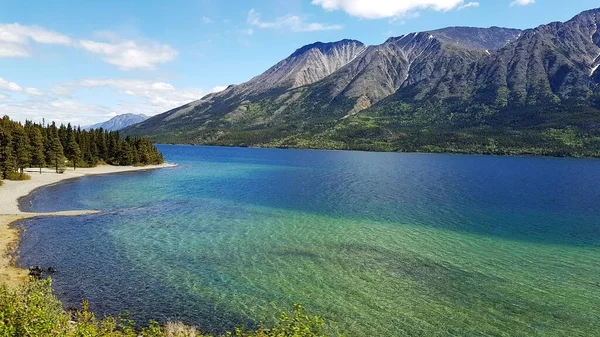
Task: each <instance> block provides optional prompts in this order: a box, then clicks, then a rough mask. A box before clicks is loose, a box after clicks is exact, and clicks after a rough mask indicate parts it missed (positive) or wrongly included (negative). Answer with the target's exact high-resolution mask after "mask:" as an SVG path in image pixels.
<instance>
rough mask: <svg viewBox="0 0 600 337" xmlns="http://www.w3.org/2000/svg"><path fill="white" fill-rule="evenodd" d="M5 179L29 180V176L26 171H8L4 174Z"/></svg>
mask: <svg viewBox="0 0 600 337" xmlns="http://www.w3.org/2000/svg"><path fill="white" fill-rule="evenodd" d="M6 179H8V180H13V181H22V180H31V176H30V175H29V174H27V173H21V172H9V173H7V174H6Z"/></svg>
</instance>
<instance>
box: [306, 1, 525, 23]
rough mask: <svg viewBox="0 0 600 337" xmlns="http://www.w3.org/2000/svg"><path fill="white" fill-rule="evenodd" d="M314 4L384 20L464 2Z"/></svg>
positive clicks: (357, 15)
mask: <svg viewBox="0 0 600 337" xmlns="http://www.w3.org/2000/svg"><path fill="white" fill-rule="evenodd" d="M521 1H522V0H521ZM525 1H527V0H525ZM312 4H313V5H318V6H321V7H323V9H325V10H327V11H335V10H343V11H344V12H346V13H348V14H350V15H352V16H356V17H360V18H365V19H382V18H390V17H397V16H404V15H406V14H408V13H410V12H412V11H415V10H421V9H430V10H435V11H444V12H445V11H449V10H452V9H456V8H458V7H460V6H461V5H462V4H464V0H401V1H400V0H395V1H390V0H313V1H312Z"/></svg>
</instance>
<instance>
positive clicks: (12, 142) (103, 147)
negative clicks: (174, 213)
mask: <svg viewBox="0 0 600 337" xmlns="http://www.w3.org/2000/svg"><path fill="white" fill-rule="evenodd" d="M65 154H66V157H67V158H68V159H69V160H70V161H71V162H72V163H73V169H76V168H77V166H78V165H79V164H80V163H85V164H87V165H89V166H94V165H96V164H97V163H98V162H99V161H104V162H105V163H107V164H111V165H137V164H143V165H147V164H160V163H162V162H163V157H162V154H161V153H160V152H159V151H158V149H157V148H156V147H154V146H153V145H152V143H151V142H150V141H149V140H147V139H145V138H131V137H127V138H121V137H120V135H119V133H118V132H108V131H104V130H102V129H98V130H89V131H86V130H81V128H77V129H73V128H72V127H71V125H70V124H69V125H67V126H64V125H60V126H58V127H57V126H56V123H54V122H53V123H52V124H50V125H48V126H46V125H45V124H44V125H39V124H34V123H32V122H30V121H27V122H25V125H22V124H21V123H18V122H13V121H11V120H10V118H8V116H5V117H3V118H2V119H0V176H1V177H4V178H6V177H7V175H8V174H9V173H10V172H14V171H15V170H16V169H19V170H20V171H21V173H23V169H24V168H25V167H27V166H28V165H35V166H37V167H39V168H40V173H41V172H42V167H43V166H44V165H46V164H48V165H52V166H53V167H54V168H55V169H56V171H57V172H58V171H59V168H60V167H61V166H62V165H63V164H64V162H65Z"/></svg>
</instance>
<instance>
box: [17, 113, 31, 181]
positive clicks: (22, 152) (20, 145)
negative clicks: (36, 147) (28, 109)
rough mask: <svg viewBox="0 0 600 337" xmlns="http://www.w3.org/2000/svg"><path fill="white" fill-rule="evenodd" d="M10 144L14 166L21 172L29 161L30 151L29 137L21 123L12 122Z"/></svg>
mask: <svg viewBox="0 0 600 337" xmlns="http://www.w3.org/2000/svg"><path fill="white" fill-rule="evenodd" d="M12 125H13V132H12V145H13V154H14V158H15V166H16V168H17V169H19V171H20V172H21V174H23V170H24V169H25V168H26V167H27V166H29V164H30V163H31V151H30V146H29V138H28V137H27V133H26V132H25V129H24V128H23V126H22V125H21V123H12Z"/></svg>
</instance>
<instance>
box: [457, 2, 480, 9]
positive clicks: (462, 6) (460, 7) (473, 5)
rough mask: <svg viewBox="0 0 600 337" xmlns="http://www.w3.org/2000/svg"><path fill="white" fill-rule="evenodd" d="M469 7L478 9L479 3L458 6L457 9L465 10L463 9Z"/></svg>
mask: <svg viewBox="0 0 600 337" xmlns="http://www.w3.org/2000/svg"><path fill="white" fill-rule="evenodd" d="M471 7H474V8H477V7H479V2H476V1H471V2H467V3H466V4H464V5H460V6H459V7H458V9H465V8H471Z"/></svg>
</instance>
